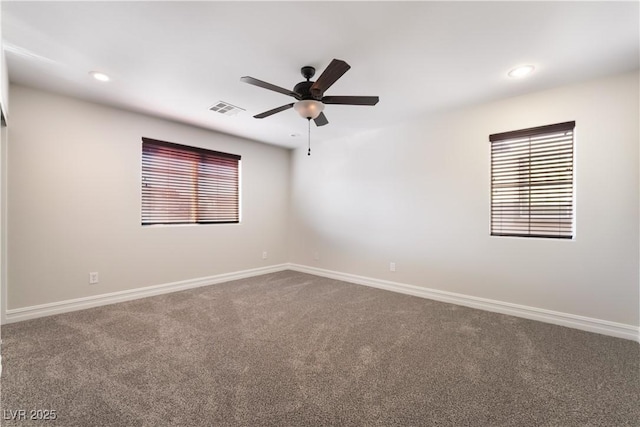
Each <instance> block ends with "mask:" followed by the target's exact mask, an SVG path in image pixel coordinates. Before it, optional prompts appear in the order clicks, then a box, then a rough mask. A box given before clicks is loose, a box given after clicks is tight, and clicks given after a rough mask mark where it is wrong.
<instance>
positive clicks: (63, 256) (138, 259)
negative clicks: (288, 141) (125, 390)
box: [7, 85, 290, 309]
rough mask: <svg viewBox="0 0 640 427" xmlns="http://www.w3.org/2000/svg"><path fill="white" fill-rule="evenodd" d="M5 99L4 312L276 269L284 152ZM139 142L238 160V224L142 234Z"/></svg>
mask: <svg viewBox="0 0 640 427" xmlns="http://www.w3.org/2000/svg"><path fill="white" fill-rule="evenodd" d="M10 90H11V101H12V104H11V113H12V114H11V115H12V117H11V119H12V120H11V125H10V127H9V140H10V141H11V142H10V144H9V147H8V230H9V233H8V263H9V267H8V283H7V287H8V301H7V308H8V309H15V308H22V307H29V306H34V305H38V304H44V303H52V302H58V301H64V300H69V299H74V298H81V297H87V296H93V295H99V294H104V293H110V292H115V291H122V290H129V289H137V288H141V287H145V286H152V285H160V284H166V283H171V282H175V281H182V280H188V279H193V278H201V277H206V276H211V275H216V274H221V273H227V272H236V271H241V270H246V269H251V268H257V267H262V266H268V265H275V264H281V263H283V262H286V261H287V248H286V242H287V239H286V236H287V218H288V209H289V199H288V197H289V190H288V188H289V187H288V186H289V181H290V174H289V165H290V159H289V158H290V151H289V150H285V149H282V148H278V147H274V146H269V145H265V144H260V143H256V142H252V141H248V140H244V139H241V138H235V137H231V136H227V135H223V134H219V133H215V132H211V131H206V130H202V129H197V128H193V127H190V126H185V125H181V124H177V123H172V122H168V121H165V120H160V119H156V118H151V117H147V116H144V115H140V114H134V113H130V112H126V111H122V110H118V109H114V108H109V107H104V106H100V105H96V104H91V103H87V102H82V101H79V100H75V99H72V98H66V97H62V96H58V95H53V94H49V93H45V92H41V91H38V90H34V89H30V88H25V87H21V86H15V85H12V86H11V88H10ZM142 136H146V137H150V138H156V139H161V140H165V141H170V142H176V143H181V144H187V145H194V146H200V147H204V148H210V149H213V150H218V151H224V152H229V153H234V154H239V155H241V156H242V165H241V167H242V175H241V180H242V188H241V191H242V194H241V197H242V221H241V223H240V224H227V225H201V226H153V227H142V226H141V225H140V221H141V218H140V209H141V201H140V197H141V196H140V161H141V137H142ZM262 251H268V259H266V260H263V259H262ZM90 271H97V272H98V273H99V275H100V283H99V284H98V285H92V286H90V285H89V284H88V273H89V272H90Z"/></svg>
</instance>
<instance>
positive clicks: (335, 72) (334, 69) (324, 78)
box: [311, 59, 351, 98]
mask: <svg viewBox="0 0 640 427" xmlns="http://www.w3.org/2000/svg"><path fill="white" fill-rule="evenodd" d="M349 68H351V66H350V65H349V64H347V63H346V62H344V61H342V60H340V59H334V60H333V61H331V64H329V66H328V67H327V68H326V70H324V71H323V72H322V74H321V75H320V77H318V80H316V82H315V83H314V84H313V85H312V86H311V94H313V96H314V97H316V98H319V97H321V96H322V94H324V92H325V91H326V90H327V89H329V88H330V87H331V85H332V84H334V83H335V82H336V80H338V79H339V78H340V77H342V75H343V74H344V73H346V72H347V71H348V70H349Z"/></svg>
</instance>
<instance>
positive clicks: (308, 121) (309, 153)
mask: <svg viewBox="0 0 640 427" xmlns="http://www.w3.org/2000/svg"><path fill="white" fill-rule="evenodd" d="M307 123H308V124H309V126H308V129H309V130H308V133H307V135H308V138H307V141H308V144H309V145H308V147H309V149H308V151H307V156H310V155H311V117H309V118H307Z"/></svg>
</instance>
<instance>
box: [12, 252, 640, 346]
mask: <svg viewBox="0 0 640 427" xmlns="http://www.w3.org/2000/svg"><path fill="white" fill-rule="evenodd" d="M283 270H294V271H299V272H302V273H308V274H313V275H316V276H321V277H328V278H331V279H336V280H342V281H344V282H349V283H355V284H358V285H364V286H370V287H374V288H379V289H385V290H388V291H392V292H398V293H402V294H407V295H413V296H417V297H421V298H427V299H432V300H436V301H442V302H447V303H451V304H457V305H463V306H466V307H472V308H477V309H480V310H486V311H492V312H495V313H502V314H508V315H511V316H516V317H523V318H526V319H531V320H537V321H541V322H546V323H552V324H555V325H560V326H567V327H570V328H575V329H581V330H583V331H588V332H595V333H599V334H603V335H610V336H614V337H618V338H624V339H628V340H633V341H638V342H640V328H639V327H637V326H633V325H626V324H623V323H616V322H610V321H607V320H601V319H595V318H591V317H584V316H578V315H575V314H569V313H562V312H558V311H552V310H545V309H541V308H536V307H528V306H524V305H519V304H512V303H508V302H503V301H496V300H491V299H487V298H479V297H474V296H469V295H463V294H458V293H453V292H447V291H440V290H437V289H430V288H424V287H421V286H415V285H408V284H405V283H398V282H392V281H388V280H381V279H374V278H371V277H364V276H358V275H355V274H349V273H341V272H337V271H331V270H325V269H321V268H316V267H310V266H305V265H300V264H278V265H273V266H269V267H261V268H254V269H250V270H243V271H237V272H232V273H224V274H217V275H214V276H208V277H200V278H196V279H189V280H182V281H179V282H171V283H165V284H161V285H155V286H148V287H144V288H139V289H131V290H126V291H119V292H112V293H108V294H102V295H95V296H90V297H83V298H76V299H72V300H66V301H59V302H53V303H48V304H41V305H36V306H31V307H22V308H15V309H9V310H7V311H6V313H5V314H4V316H3V322H2V323H13V322H19V321H22V320H28V319H35V318H38V317H44V316H51V315H53V314H60V313H67V312H71V311H76V310H84V309H87V308H91V307H98V306H102V305H107V304H114V303H117V302H123V301H130V300H134V299H139V298H145V297H150V296H154V295H160V294H166V293H170V292H176V291H182V290H186V289H192V288H198V287H201V286H209V285H214V284H217V283H223V282H228V281H231V280H238V279H244V278H247V277H253V276H259V275H262V274H268V273H275V272H278V271H283Z"/></svg>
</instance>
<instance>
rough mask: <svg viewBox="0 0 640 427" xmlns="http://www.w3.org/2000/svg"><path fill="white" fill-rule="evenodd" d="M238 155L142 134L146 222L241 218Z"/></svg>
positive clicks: (143, 201)
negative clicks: (161, 139) (143, 136)
mask: <svg viewBox="0 0 640 427" xmlns="http://www.w3.org/2000/svg"><path fill="white" fill-rule="evenodd" d="M239 166H240V156H237V155H235V154H227V153H220V152H217V151H210V150H205V149H202V148H195V147H188V146H185V145H179V144H173V143H170V142H163V141H156V140H154V139H149V138H142V225H152V224H211V223H237V222H239V221H240V209H239V196H238V193H239Z"/></svg>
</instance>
